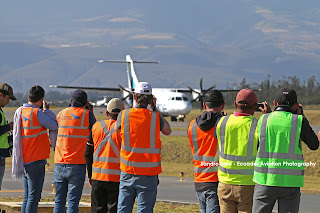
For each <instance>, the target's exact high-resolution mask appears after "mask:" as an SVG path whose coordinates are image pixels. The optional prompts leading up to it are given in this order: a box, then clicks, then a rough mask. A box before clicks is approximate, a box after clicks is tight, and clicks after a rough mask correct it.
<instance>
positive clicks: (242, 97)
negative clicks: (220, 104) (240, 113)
mask: <svg viewBox="0 0 320 213" xmlns="http://www.w3.org/2000/svg"><path fill="white" fill-rule="evenodd" d="M256 103H258V98H257V95H256V93H254V92H253V91H252V90H251V89H243V90H240V91H239V92H238V94H237V98H236V104H237V105H243V106H252V105H254V104H256Z"/></svg>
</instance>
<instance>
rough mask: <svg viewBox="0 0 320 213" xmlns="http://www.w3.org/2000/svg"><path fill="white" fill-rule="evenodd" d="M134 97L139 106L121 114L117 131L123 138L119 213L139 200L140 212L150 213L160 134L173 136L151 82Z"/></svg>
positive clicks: (138, 88)
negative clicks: (157, 101) (157, 103)
mask: <svg viewBox="0 0 320 213" xmlns="http://www.w3.org/2000/svg"><path fill="white" fill-rule="evenodd" d="M133 97H134V100H135V102H136V106H135V107H134V108H131V109H125V110H123V111H121V113H120V114H119V116H118V119H117V121H116V125H115V127H114V129H115V130H116V131H118V132H120V135H121V138H122V144H121V150H120V169H121V174H120V187H119V199H118V212H132V208H133V204H134V202H135V198H137V212H148V213H150V212H153V207H154V204H155V202H156V197H157V187H158V183H159V179H158V174H160V173H161V171H162V169H161V141H160V131H161V132H162V133H163V134H165V135H170V134H171V127H170V125H169V123H168V122H167V121H166V120H165V119H164V118H163V116H162V115H161V114H160V113H159V112H158V110H157V107H156V98H155V97H154V96H153V95H152V88H151V85H150V84H149V83H148V82H139V83H138V84H137V85H136V87H135V91H134V94H133ZM148 105H150V107H151V110H152V111H150V110H149V109H147V107H148Z"/></svg>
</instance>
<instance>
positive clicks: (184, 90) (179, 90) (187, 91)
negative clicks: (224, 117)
mask: <svg viewBox="0 0 320 213" xmlns="http://www.w3.org/2000/svg"><path fill="white" fill-rule="evenodd" d="M217 90H219V91H220V92H239V91H240V90H239V89H217ZM174 91H177V92H183V93H191V92H192V90H191V89H189V88H180V89H174Z"/></svg>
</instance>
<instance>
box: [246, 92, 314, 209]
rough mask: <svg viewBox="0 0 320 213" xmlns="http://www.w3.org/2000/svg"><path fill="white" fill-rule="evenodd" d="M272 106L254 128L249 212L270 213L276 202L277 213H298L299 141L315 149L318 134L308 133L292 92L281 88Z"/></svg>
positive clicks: (301, 171)
mask: <svg viewBox="0 0 320 213" xmlns="http://www.w3.org/2000/svg"><path fill="white" fill-rule="evenodd" d="M274 106H275V107H276V108H275V110H274V112H271V113H267V114H264V115H262V116H261V117H260V119H259V122H258V126H257V131H258V135H259V149H258V153H257V158H256V162H255V166H254V175H253V181H254V182H256V186H255V188H254V196H253V210H252V212H255V213H259V212H261V213H262V212H264V213H265V212H272V209H273V206H274V204H275V202H276V201H277V202H278V211H279V212H292V213H294V212H299V205H300V187H302V186H303V177H304V170H305V166H304V160H303V153H302V147H301V140H302V141H303V142H304V143H305V144H306V145H307V146H308V147H309V149H311V150H317V149H318V147H319V138H320V131H319V132H318V136H317V135H316V134H315V133H314V131H313V130H312V128H311V126H310V125H309V122H308V120H307V118H306V117H304V115H303V110H302V106H301V105H300V104H299V103H298V101H297V93H296V92H295V91H294V90H293V89H290V88H282V89H281V90H280V91H279V92H278V94H277V98H276V100H275V101H274ZM262 112H263V113H266V112H265V111H263V110H262Z"/></svg>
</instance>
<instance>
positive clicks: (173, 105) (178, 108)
mask: <svg viewBox="0 0 320 213" xmlns="http://www.w3.org/2000/svg"><path fill="white" fill-rule="evenodd" d="M152 94H153V95H154V96H155V97H156V98H157V109H158V110H159V112H160V113H161V114H162V115H164V116H173V117H177V116H179V115H186V114H188V113H189V112H190V111H191V102H190V99H189V97H188V96H187V95H185V94H183V93H181V92H171V91H167V90H166V89H160V88H154V89H153V90H152Z"/></svg>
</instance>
